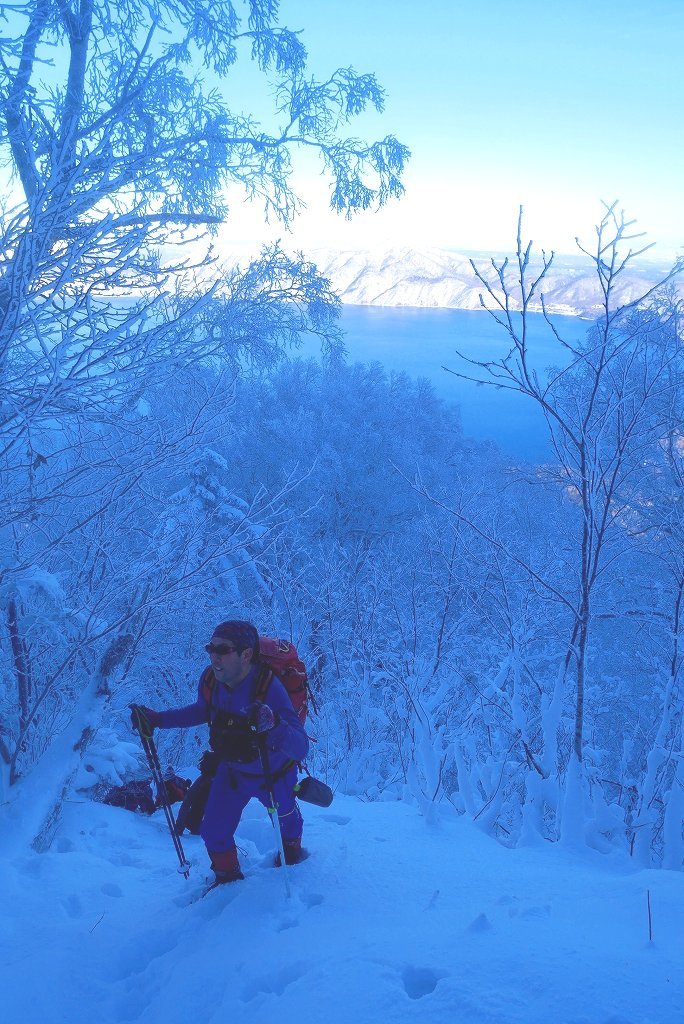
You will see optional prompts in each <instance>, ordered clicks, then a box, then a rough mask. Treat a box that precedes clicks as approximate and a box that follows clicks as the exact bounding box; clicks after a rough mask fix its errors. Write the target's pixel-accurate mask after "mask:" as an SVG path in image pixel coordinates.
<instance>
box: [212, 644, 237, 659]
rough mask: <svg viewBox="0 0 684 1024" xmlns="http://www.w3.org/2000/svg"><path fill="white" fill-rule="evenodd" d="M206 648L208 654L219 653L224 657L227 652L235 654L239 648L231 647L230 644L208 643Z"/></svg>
mask: <svg viewBox="0 0 684 1024" xmlns="http://www.w3.org/2000/svg"><path fill="white" fill-rule="evenodd" d="M204 650H205V651H206V652H207V654H218V655H220V657H222V658H223V657H224V655H226V654H235V652H236V651H237V650H238V648H237V647H231V646H230V644H207V645H206V646H205V648H204Z"/></svg>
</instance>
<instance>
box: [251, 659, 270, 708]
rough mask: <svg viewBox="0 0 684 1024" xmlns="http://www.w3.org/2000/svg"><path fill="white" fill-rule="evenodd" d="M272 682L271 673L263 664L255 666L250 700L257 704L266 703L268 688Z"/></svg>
mask: <svg viewBox="0 0 684 1024" xmlns="http://www.w3.org/2000/svg"><path fill="white" fill-rule="evenodd" d="M272 681H273V672H272V670H271V669H270V668H269V667H268V665H264V664H263V663H262V664H260V665H257V670H256V675H255V677H254V690H253V692H252V700H253V701H254V702H255V703H258V704H265V703H266V695H267V694H268V691H269V688H270V686H271V683H272Z"/></svg>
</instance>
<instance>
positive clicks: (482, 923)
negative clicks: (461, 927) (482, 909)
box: [466, 914, 493, 932]
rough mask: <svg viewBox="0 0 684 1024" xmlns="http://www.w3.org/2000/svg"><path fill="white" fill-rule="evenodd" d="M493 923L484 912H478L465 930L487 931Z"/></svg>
mask: <svg viewBox="0 0 684 1024" xmlns="http://www.w3.org/2000/svg"><path fill="white" fill-rule="evenodd" d="M492 927H493V925H492V922H491V921H490V920H489V918H488V917H487V915H486V914H478V915H477V917H476V918H475V920H474V921H471V922H470V924H469V925H468V927H467V928H466V931H469V932H488V931H491V929H492Z"/></svg>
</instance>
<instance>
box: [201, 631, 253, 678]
mask: <svg viewBox="0 0 684 1024" xmlns="http://www.w3.org/2000/svg"><path fill="white" fill-rule="evenodd" d="M210 646H211V647H213V648H215V650H213V651H210V652H209V658H210V659H211V667H212V670H213V672H214V675H215V676H216V678H217V680H218V681H219V683H223V685H224V686H227V687H228V688H229V689H231V690H233V689H235V687H236V686H237V685H238V683H241V682H242V680H243V679H244V678H245V676H246V675H247V673H248V672H249V670H250V668H251V665H252V648H251V647H245V649H244V651H242V652H241V653H239V652H238V649H237V647H236V646H235V644H234V643H233V642H232V640H224V639H223V638H222V637H220V636H212V638H211V641H210ZM216 648H217V649H216ZM221 652H223V653H221Z"/></svg>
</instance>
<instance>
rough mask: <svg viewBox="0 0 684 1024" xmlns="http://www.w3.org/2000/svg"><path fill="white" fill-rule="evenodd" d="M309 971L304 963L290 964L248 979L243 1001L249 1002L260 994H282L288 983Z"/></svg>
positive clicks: (243, 990) (241, 995)
mask: <svg viewBox="0 0 684 1024" xmlns="http://www.w3.org/2000/svg"><path fill="white" fill-rule="evenodd" d="M306 973H307V968H306V967H305V965H304V964H288V966H287V967H283V968H282V969H281V970H279V971H274V972H273V973H272V974H262V975H261V976H260V977H258V978H253V979H252V981H248V982H247V984H246V985H245V986H244V987H243V989H242V992H241V994H240V998H241V999H242V1001H243V1003H249V1002H251V1001H252V999H256V997H257V996H259V995H276V996H282V994H283V992H284V991H285V989H286V988H287V987H288V985H292V984H294V982H296V981H299V979H300V978H303V977H304V975H305V974H306Z"/></svg>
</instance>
